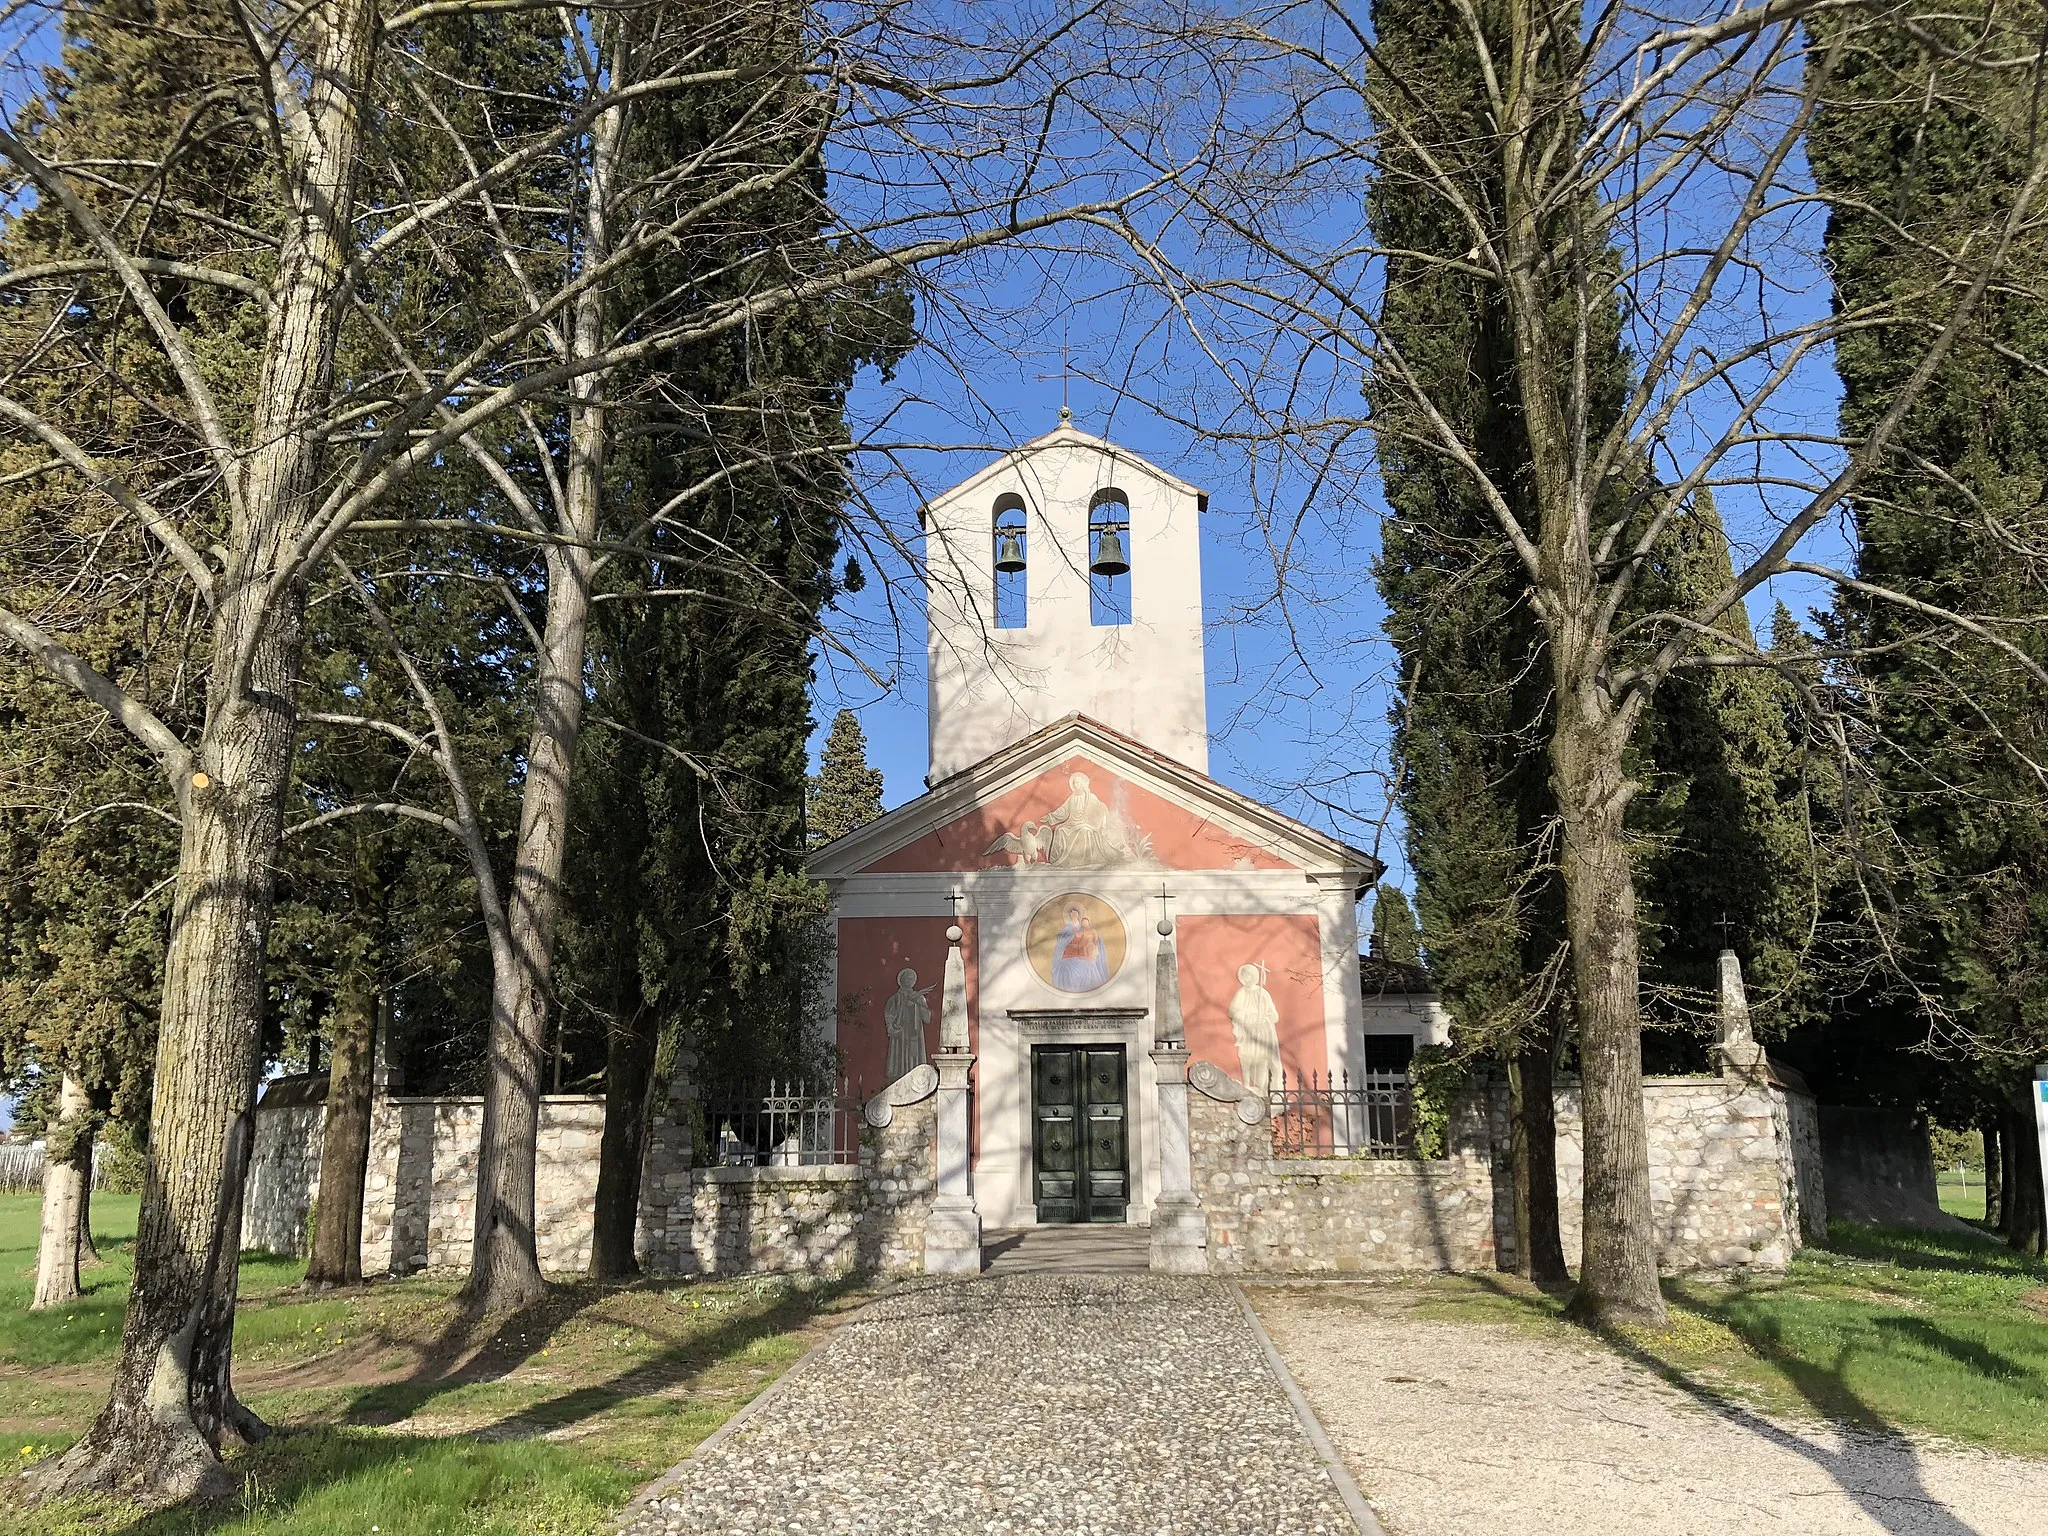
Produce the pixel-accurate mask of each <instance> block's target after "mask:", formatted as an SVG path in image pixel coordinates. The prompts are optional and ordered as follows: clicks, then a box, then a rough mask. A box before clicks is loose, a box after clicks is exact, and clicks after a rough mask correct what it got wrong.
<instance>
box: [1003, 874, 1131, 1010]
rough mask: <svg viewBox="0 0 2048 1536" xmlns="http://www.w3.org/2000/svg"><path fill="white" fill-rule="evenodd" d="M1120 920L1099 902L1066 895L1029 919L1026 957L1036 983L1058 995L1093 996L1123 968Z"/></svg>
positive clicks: (1078, 894) (1080, 895) (1083, 895)
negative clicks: (1029, 960)
mask: <svg viewBox="0 0 2048 1536" xmlns="http://www.w3.org/2000/svg"><path fill="white" fill-rule="evenodd" d="M1125 948H1126V941H1125V937H1124V924H1123V919H1122V918H1120V917H1118V916H1117V915H1116V909H1115V908H1114V907H1112V906H1110V904H1109V903H1108V902H1106V901H1104V900H1103V899H1102V898H1101V897H1099V896H1090V895H1087V894H1086V893H1085V892H1081V891H1068V892H1066V893H1065V894H1064V895H1060V896H1055V897H1053V898H1052V900H1050V901H1048V902H1046V903H1045V904H1044V905H1042V906H1041V907H1039V909H1038V910H1037V911H1036V912H1035V913H1033V914H1032V917H1031V922H1030V925H1029V926H1028V927H1027V928H1026V929H1025V930H1024V949H1025V953H1026V954H1028V955H1029V956H1030V958H1031V968H1032V970H1034V971H1036V972H1037V973H1038V978H1039V980H1041V981H1043V982H1044V983H1045V984H1046V985H1047V986H1049V987H1052V988H1054V989H1055V990H1057V991H1060V992H1093V991H1095V990H1096V988H1098V987H1106V986H1108V985H1109V979H1110V978H1111V977H1112V976H1114V975H1116V973H1117V972H1118V971H1119V970H1121V969H1122V968H1123V963H1124V951H1125Z"/></svg>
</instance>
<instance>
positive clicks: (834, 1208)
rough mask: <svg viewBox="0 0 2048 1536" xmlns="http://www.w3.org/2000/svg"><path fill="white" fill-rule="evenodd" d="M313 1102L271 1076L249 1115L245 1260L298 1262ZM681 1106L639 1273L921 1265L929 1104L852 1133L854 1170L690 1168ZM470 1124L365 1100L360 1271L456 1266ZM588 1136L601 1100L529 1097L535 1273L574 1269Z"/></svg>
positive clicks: (473, 1162)
mask: <svg viewBox="0 0 2048 1536" xmlns="http://www.w3.org/2000/svg"><path fill="white" fill-rule="evenodd" d="M273 1095H274V1096H275V1098H276V1100H277V1102H276V1103H271V1102H269V1101H270V1099H271V1098H272V1096H273ZM318 1097H319V1095H318V1093H317V1090H316V1085H315V1084H313V1083H308V1082H304V1081H301V1080H297V1079H280V1080H279V1081H278V1082H277V1083H274V1084H272V1085H271V1088H270V1089H269V1090H268V1091H266V1094H265V1100H264V1102H260V1103H259V1104H258V1105H257V1110H256V1146H255V1150H254V1152H253V1154H252V1156H251V1160H250V1179H249V1187H248V1192H247V1198H246V1199H245V1201H244V1205H243V1219H242V1246H243V1247H245V1248H260V1249H267V1250H269V1251H271V1252H274V1253H288V1254H300V1253H303V1252H304V1251H305V1247H306V1241H307V1215H308V1213H309V1211H310V1210H311V1208H312V1204H313V1201H314V1200H315V1199H316V1198H317V1197H318V1195H319V1186H320V1140H321V1136H322V1133H323V1131H324V1128H325V1124H326V1107H325V1105H324V1104H322V1103H320V1102H318ZM309 1101H310V1102H309ZM689 1109H694V1104H693V1102H692V1101H691V1099H690V1097H689V1088H688V1084H687V1082H679V1083H677V1084H674V1085H671V1088H670V1092H669V1094H668V1095H667V1096H666V1097H665V1099H664V1101H663V1105H662V1108H661V1111H660V1112H659V1113H658V1114H657V1116H656V1117H655V1119H654V1120H653V1122H652V1123H651V1124H650V1126H649V1128H648V1148H647V1153H646V1159H647V1160H646V1163H645V1165H644V1166H643V1169H642V1182H641V1208H640V1224H639V1234H638V1238H637V1246H638V1250H639V1254H640V1260H641V1264H642V1266H643V1267H644V1268H645V1269H646V1270H647V1271H648V1272H649V1273H650V1274H666V1275H699V1274H741V1273H768V1272H778V1271H806V1272H828V1273H829V1272H845V1271H847V1270H854V1269H858V1270H861V1271H863V1272H883V1273H890V1272H899V1271H915V1270H920V1269H921V1268H922V1267H923V1263H924V1225H925V1215H926V1213H927V1212H928V1211H929V1210H930V1208H931V1202H932V1195H933V1190H934V1186H935V1175H934V1168H933V1157H934V1152H933V1145H934V1140H935V1137H934V1128H935V1120H936V1113H937V1110H936V1105H935V1102H934V1101H933V1099H932V1098H931V1097H930V1096H929V1094H927V1095H926V1096H925V1097H924V1098H922V1099H921V1100H920V1101H916V1102H911V1103H908V1104H904V1105H902V1106H901V1107H892V1113H891V1115H890V1117H889V1119H888V1123H887V1124H886V1125H881V1126H877V1125H874V1124H872V1123H869V1124H866V1125H864V1126H863V1132H862V1138H861V1150H860V1161H859V1163H858V1164H845V1165H823V1166H810V1167H794V1168H774V1167H770V1168H755V1167H717V1166H712V1167H695V1166H693V1163H694V1161H695V1151H696V1149H695V1148H694V1146H693V1145H691V1137H690V1129H689V1128H690V1127H691V1126H692V1125H694V1115H692V1114H689V1113H686V1111H687V1110H689ZM482 1123H483V1101H482V1099H480V1098H467V1097H462V1098H457V1097H448V1098H410V1097H395V1096H387V1095H383V1094H380V1095H378V1097H377V1099H376V1100H375V1102H374V1104H373V1107H372V1111H371V1122H370V1166H369V1172H368V1176H367V1177H366V1179H365V1181H364V1190H363V1271H364V1273H365V1274H380V1273H394V1274H408V1273H411V1272H412V1271H414V1270H418V1269H448V1268H466V1267H467V1266H468V1264H469V1254H470V1244H471V1233H472V1229H473V1227H474V1223H475V1218H476V1167H477V1153H478V1147H479V1145H480V1142H481V1136H482ZM603 1134H604V1100H603V1099H601V1098H591V1097H583V1096H571V1095H551V1096H548V1097H544V1098H543V1099H542V1100H541V1113H540V1138H539V1148H538V1151H539V1162H538V1167H537V1169H536V1186H535V1195H536V1200H535V1205H536V1210H535V1219H536V1228H537V1230H536V1234H535V1237H536V1246H537V1247H538V1249H539V1252H540V1261H541V1267H542V1268H544V1269H549V1270H554V1271H557V1272H563V1271H578V1270H582V1269H584V1268H585V1267H587V1266H588V1264H589V1262H590V1244H591V1235H592V1229H593V1220H594V1218H593V1212H594V1210H595V1208H596V1203H597V1167H598V1147H599V1143H600V1141H601V1140H602V1137H603Z"/></svg>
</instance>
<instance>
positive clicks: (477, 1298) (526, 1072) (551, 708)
mask: <svg viewBox="0 0 2048 1536" xmlns="http://www.w3.org/2000/svg"><path fill="white" fill-rule="evenodd" d="M614 25H615V26H621V27H622V26H623V23H614ZM614 36H615V37H616V36H617V33H614ZM611 62H612V64H613V71H614V73H613V86H614V87H615V88H616V86H617V84H618V76H617V66H618V62H619V60H618V54H617V51H616V48H614V50H612V61H611ZM594 86H595V82H593V88H594ZM624 130H625V112H624V109H623V108H621V107H613V108H611V109H609V110H607V111H605V112H602V113H600V114H598V117H597V119H596V121H595V123H594V124H593V125H592V132H591V155H590V168H589V171H588V180H587V182H586V197H585V210H584V246H585V249H584V251H583V257H584V260H585V261H586V262H589V263H593V264H594V263H596V262H598V261H600V260H601V259H602V257H603V254H604V252H605V251H606V250H607V249H608V236H607V229H606V217H607V214H608V211H609V206H610V202H611V198H612V191H613V179H614V176H615V174H616V170H617V162H618V157H619V149H620V144H621V140H622V139H623V136H624ZM605 300H606V293H605V288H604V285H603V284H602V283H593V284H591V285H590V286H589V287H587V288H586V289H584V291H583V293H582V294H581V296H580V297H579V298H578V300H577V303H576V324H575V329H574V335H573V340H572V343H571V345H572V347H573V349H574V351H575V354H576V355H577V356H579V357H592V356H595V355H596V354H597V353H598V352H599V351H600V350H601V349H602V347H603V345H604V340H605V329H606V302H605ZM603 390H604V384H603V376H602V374H601V373H599V372H592V373H585V374H582V375H581V376H579V377H578V378H577V379H576V381H575V382H574V383H573V384H572V385H571V387H570V416H569V465H568V473H567V474H566V475H565V476H564V477H563V492H562V516H561V522H562V529H561V531H562V533H563V534H564V535H566V536H567V538H568V539H570V540H573V541H575V542H573V543H564V544H561V545H557V546H554V547H552V548H551V549H550V550H549V551H548V555H547V566H548V613H547V626H546V629H545V631H544V632H543V634H542V636H541V650H540V655H539V657H538V658H537V664H536V666H535V669H534V695H535V698H534V725H533V735H532V737H531V739H530V741H529V743H528V747H527V756H526V782H525V785H524V787H523V789H522V791H521V795H520V804H519V844H518V851H517V856H516V863H515V865H514V868H513V873H512V901H511V912H510V928H511V944H512V955H513V974H512V975H511V977H510V978H502V979H499V980H497V981H494V984H493V993H494V1008H493V1012H494V1014H499V1015H501V1016H502V1022H503V1027H502V1028H500V1027H499V1024H500V1020H499V1019H498V1018H494V1020H493V1027H492V1032H491V1050H490V1076H489V1080H488V1082H487V1084H486V1086H485V1090H484V1120H483V1135H482V1146H481V1149H480V1151H479V1154H478V1158H477V1200H476V1228H475V1236H474V1241H473V1245H472V1247H471V1250H470V1271H469V1284H468V1286H467V1288H466V1289H465V1291H464V1298H465V1301H466V1303H467V1305H468V1307H469V1309H470V1310H471V1311H472V1312H477V1313H491V1312H504V1311H511V1310H514V1309H517V1308H519V1307H524V1306H527V1305H529V1304H531V1303H533V1302H535V1301H538V1300H539V1299H540V1298H541V1297H542V1296H543V1295H544V1294H546V1291H547V1282H546V1281H545V1280H544V1279H542V1277H541V1272H540V1257H539V1253H538V1250H537V1247H536V1233H535V1231H534V1163H535V1160H536V1156H537V1150H536V1149H537V1143H538V1139H539V1134H540V1084H541V1072H542V1070H543V1067H544V1065H545V1062H546V1060H547V1031H548V1001H549V993H550V991H551V985H550V982H551V975H552V971H553V968H554V953H555V928H556V924H557V922H558V921H559V919H560V917H561V910H562V867H563V864H564V862H565V860H566V858H567V854H568V846H569V805H570V796H569V781H570V775H571V773H572V772H573V770H574V768H575V763H576V742H577V738H578V736H579V734H580V733H581V731H582V727H583V699H584V677H583V670H584V668H583V660H584V646H585V642H586V640H587V639H588V635H589V629H590V580H591V575H592V572H593V571H594V569H595V559H594V552H593V550H592V549H591V547H590V545H591V543H592V542H593V541H594V540H595V539H596V537H597V530H598V521H599V513H600V510H601V506H602V497H603V492H604V459H605V447H606V443H607V432H608V430H609V429H608V427H607V424H606V420H605V410H604V406H603V403H602V396H603ZM507 981H509V985H507V984H506V983H507ZM501 991H502V992H503V993H504V994H505V995H504V996H502V997H499V996H495V994H498V993H500V992H501Z"/></svg>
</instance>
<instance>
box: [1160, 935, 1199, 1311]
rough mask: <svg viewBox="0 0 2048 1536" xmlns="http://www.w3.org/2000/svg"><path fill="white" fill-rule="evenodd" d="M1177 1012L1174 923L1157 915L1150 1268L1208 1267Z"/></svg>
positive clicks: (1190, 1271) (1190, 1270)
mask: <svg viewBox="0 0 2048 1536" xmlns="http://www.w3.org/2000/svg"><path fill="white" fill-rule="evenodd" d="M1185 1036H1186V1030H1185V1028H1184V1027H1183V1025H1182V1023H1181V1014H1180V958H1179V956H1178V955H1176V954H1175V952H1174V947H1173V923H1172V922H1171V921H1170V920H1169V919H1167V918H1163V917H1162V918H1161V919H1160V920H1159V955H1158V959H1157V962H1156V964H1155V967H1154V971H1153V984H1152V1066H1153V1069H1154V1071H1155V1072H1156V1074H1157V1076H1158V1079H1159V1198H1158V1200H1156V1201H1155V1202H1153V1205H1152V1268H1154V1269H1156V1270H1161V1271H1163V1272H1164V1273H1166V1274H1170V1275H1203V1274H1207V1273H1208V1272H1209V1253H1208V1249H1209V1219H1208V1217H1207V1216H1206V1215H1205V1214H1204V1213H1203V1211H1202V1202H1201V1199H1200V1198H1199V1197H1198V1196H1197V1195H1196V1194H1195V1165H1194V1155H1193V1148H1192V1143H1191V1142H1190V1140H1189V1136H1188V1048H1187V1041H1186V1038H1185Z"/></svg>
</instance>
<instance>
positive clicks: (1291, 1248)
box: [1188, 1072, 1494, 1274]
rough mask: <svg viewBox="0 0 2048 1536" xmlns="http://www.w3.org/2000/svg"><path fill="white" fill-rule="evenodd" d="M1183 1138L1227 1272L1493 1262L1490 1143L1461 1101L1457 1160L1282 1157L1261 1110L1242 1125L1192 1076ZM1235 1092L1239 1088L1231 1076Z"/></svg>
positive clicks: (1214, 1250) (1234, 1110)
mask: <svg viewBox="0 0 2048 1536" xmlns="http://www.w3.org/2000/svg"><path fill="white" fill-rule="evenodd" d="M1189 1082H1190V1084H1191V1086H1193V1087H1194V1088H1195V1089H1196V1090H1197V1091H1195V1092H1191V1093H1189V1095H1188V1140H1189V1142H1190V1144H1191V1147H1192V1150H1193V1153H1194V1171H1195V1193H1196V1195H1197V1196H1199V1197H1200V1198H1201V1201H1202V1209H1203V1212H1204V1214H1205V1215H1206V1216H1207V1218H1208V1228H1209V1267H1210V1269H1211V1270H1213V1271H1215V1272H1217V1273H1220V1274H1247V1273H1255V1272H1261V1271H1263V1272H1279V1273H1292V1274H1314V1273H1329V1272H1338V1273H1343V1272H1355V1271H1368V1270H1393V1271H1399V1270H1425V1269H1492V1268H1493V1267H1494V1212H1493V1201H1494V1195H1493V1172H1492V1167H1491V1161H1490V1158H1489V1157H1488V1155H1487V1150H1486V1148H1487V1139H1486V1137H1485V1136H1484V1134H1483V1132H1482V1134H1481V1135H1479V1136H1478V1137H1476V1138H1475V1137H1474V1136H1472V1135H1471V1134H1470V1132H1471V1130H1472V1129H1473V1127H1472V1124H1471V1122H1473V1121H1475V1120H1476V1119H1477V1117H1478V1107H1477V1104H1476V1103H1474V1102H1471V1101H1468V1102H1465V1103H1461V1104H1460V1106H1459V1111H1460V1114H1459V1117H1458V1125H1457V1129H1458V1130H1459V1131H1461V1132H1464V1133H1465V1134H1464V1135H1463V1137H1462V1139H1461V1138H1460V1137H1459V1136H1456V1135H1454V1136H1453V1137H1452V1139H1451V1140H1452V1146H1451V1154H1452V1155H1451V1156H1449V1157H1447V1158H1442V1159H1437V1160H1430V1161H1425V1160H1423V1159H1419V1158H1416V1159H1394V1158H1379V1159H1375V1158H1351V1157H1338V1158H1278V1157H1275V1156H1274V1155H1273V1137H1272V1128H1271V1126H1270V1124H1269V1123H1268V1122H1267V1120H1266V1119H1265V1117H1264V1115H1263V1113H1261V1114H1260V1116H1259V1118H1258V1119H1257V1120H1255V1121H1247V1119H1246V1118H1245V1114H1244V1113H1243V1112H1241V1109H1240V1106H1241V1105H1243V1106H1246V1107H1247V1108H1250V1107H1253V1106H1252V1101H1250V1100H1246V1099H1239V1100H1238V1101H1236V1102H1229V1101H1226V1100H1219V1099H1217V1098H1215V1097H1213V1096H1212V1095H1211V1092H1210V1088H1209V1087H1207V1086H1204V1085H1203V1084H1202V1083H1201V1082H1200V1081H1199V1080H1198V1079H1197V1077H1196V1075H1195V1074H1194V1073H1192V1072H1191V1073H1190V1074H1189ZM1231 1086H1232V1087H1236V1086H1237V1085H1236V1084H1235V1083H1234V1082H1233V1083H1232V1084H1231Z"/></svg>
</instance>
